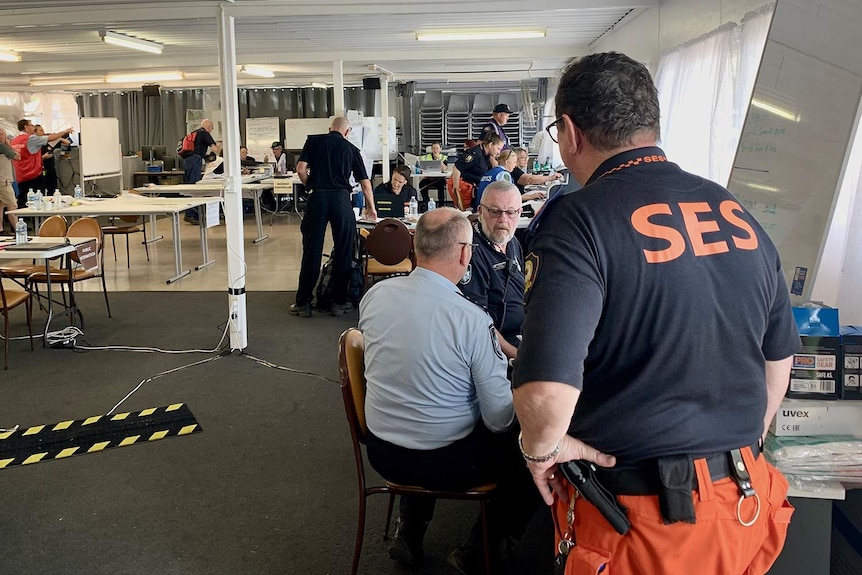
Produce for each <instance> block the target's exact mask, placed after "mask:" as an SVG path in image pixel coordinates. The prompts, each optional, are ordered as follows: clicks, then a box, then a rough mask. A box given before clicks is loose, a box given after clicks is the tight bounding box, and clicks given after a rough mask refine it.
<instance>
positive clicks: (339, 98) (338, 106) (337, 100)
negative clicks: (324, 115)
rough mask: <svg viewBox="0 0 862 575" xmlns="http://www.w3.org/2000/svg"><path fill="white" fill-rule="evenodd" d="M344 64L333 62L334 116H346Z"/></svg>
mask: <svg viewBox="0 0 862 575" xmlns="http://www.w3.org/2000/svg"><path fill="white" fill-rule="evenodd" d="M345 114H346V110H345V109H344V62H342V61H341V60H335V61H333V62H332V115H333V116H344V115H345Z"/></svg>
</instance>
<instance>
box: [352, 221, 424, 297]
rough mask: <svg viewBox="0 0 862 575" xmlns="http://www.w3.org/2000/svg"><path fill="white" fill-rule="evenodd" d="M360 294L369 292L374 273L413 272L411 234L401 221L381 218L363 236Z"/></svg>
mask: <svg viewBox="0 0 862 575" xmlns="http://www.w3.org/2000/svg"><path fill="white" fill-rule="evenodd" d="M365 251H366V252H367V254H368V257H366V258H365V262H364V267H365V271H364V274H363V275H364V281H363V293H364V292H366V291H368V287H369V283H368V281H369V279H370V278H372V277H375V276H382V277H388V276H393V275H406V274H409V273H410V272H411V271H413V261H412V260H411V259H410V254H411V252H412V251H413V234H411V233H410V230H408V229H407V226H405V225H404V222H402V221H401V220H398V219H395V218H386V219H384V220H381V221H380V222H379V223H378V224H377V225H376V226H374V229H372V230H371V232H369V233H368V236H367V237H365Z"/></svg>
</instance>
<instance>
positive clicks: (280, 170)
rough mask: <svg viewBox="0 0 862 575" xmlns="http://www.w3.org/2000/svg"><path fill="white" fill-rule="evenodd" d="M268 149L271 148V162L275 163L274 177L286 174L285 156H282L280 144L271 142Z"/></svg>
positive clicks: (282, 150)
mask: <svg viewBox="0 0 862 575" xmlns="http://www.w3.org/2000/svg"><path fill="white" fill-rule="evenodd" d="M270 147H271V148H272V161H273V162H274V163H275V175H277V176H283V175H285V174H287V156H285V155H284V148H282V146H281V142H273V143H272V146H270Z"/></svg>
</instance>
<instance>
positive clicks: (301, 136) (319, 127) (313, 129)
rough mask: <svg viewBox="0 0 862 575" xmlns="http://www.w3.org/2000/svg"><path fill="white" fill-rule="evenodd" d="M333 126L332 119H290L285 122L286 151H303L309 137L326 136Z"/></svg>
mask: <svg viewBox="0 0 862 575" xmlns="http://www.w3.org/2000/svg"><path fill="white" fill-rule="evenodd" d="M331 124H332V118H288V119H287V120H285V121H284V149H285V150H301V149H302V147H303V146H304V145H305V140H307V139H308V137H309V136H312V135H314V134H326V133H327V132H329V126H330V125H331ZM270 143H272V142H270Z"/></svg>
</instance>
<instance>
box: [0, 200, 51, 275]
mask: <svg viewBox="0 0 862 575" xmlns="http://www.w3.org/2000/svg"><path fill="white" fill-rule="evenodd" d="M66 229H67V225H66V218H64V217H63V216H61V215H59V214H55V215H53V216H51V217H50V218H47V219H46V220H45V221H44V222H42V225H41V226H39V233H38V234H37V235H38V236H39V237H40V238H62V237H65V235H66ZM44 270H45V266H43V265H37V264H36V261H35V260H33V261H32V262H31V263H29V264H27V263H21V264H10V265H4V266H0V274H2V275H4V276H6V277H8V278H19V279H24V286H25V287H26V285H27V280H28V278H29V277H30V275H31V274H33V273H36V272H38V271H44Z"/></svg>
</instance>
